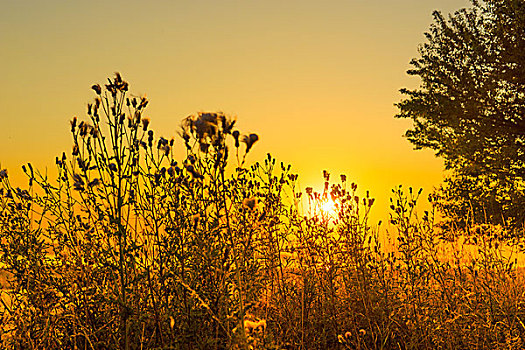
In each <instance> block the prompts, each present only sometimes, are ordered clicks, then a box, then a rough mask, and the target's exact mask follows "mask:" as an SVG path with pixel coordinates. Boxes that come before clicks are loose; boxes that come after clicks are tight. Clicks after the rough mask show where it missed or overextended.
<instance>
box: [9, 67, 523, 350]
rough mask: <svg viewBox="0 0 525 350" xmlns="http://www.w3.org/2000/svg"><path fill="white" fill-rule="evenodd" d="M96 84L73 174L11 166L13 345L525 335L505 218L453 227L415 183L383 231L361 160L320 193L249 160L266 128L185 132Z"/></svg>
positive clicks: (197, 127) (200, 122)
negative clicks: (21, 176) (158, 125)
mask: <svg viewBox="0 0 525 350" xmlns="http://www.w3.org/2000/svg"><path fill="white" fill-rule="evenodd" d="M93 90H94V93H95V100H94V102H93V103H91V104H89V105H88V108H87V116H86V117H85V118H81V119H77V118H74V119H73V120H72V121H71V134H72V138H73V147H72V150H71V151H68V152H65V153H64V154H63V155H61V156H59V157H57V158H56V161H55V162H56V167H57V171H58V176H57V177H56V178H52V179H51V178H48V177H47V176H46V175H45V174H42V173H41V172H39V171H38V170H37V169H34V168H33V167H32V166H31V165H30V164H26V165H24V171H25V172H26V174H27V176H28V179H29V186H28V188H26V189H21V188H18V187H15V186H13V185H12V184H11V182H10V179H9V174H8V171H7V170H6V169H0V181H1V182H0V263H1V266H2V273H3V276H4V282H3V288H2V290H1V307H0V322H1V329H0V332H1V347H2V348H4V349H520V348H523V347H525V325H524V323H523V321H524V319H525V309H524V308H525V284H524V280H523V274H522V271H521V270H520V269H519V267H518V266H517V264H516V260H515V259H516V252H517V251H519V250H520V248H519V244H520V241H519V240H518V239H517V238H514V241H508V240H507V241H504V240H503V239H502V235H501V229H500V228H499V227H497V226H491V225H472V227H471V228H470V229H469V230H466V231H457V234H456V235H454V234H451V233H450V230H449V231H447V232H448V233H447V235H446V236H443V231H442V230H441V229H440V228H439V226H438V225H437V224H436V220H435V212H434V209H431V210H429V211H428V212H423V213H419V215H418V210H417V202H418V200H420V195H421V191H413V190H412V189H411V188H408V189H403V188H402V187H398V188H395V189H394V190H393V191H392V200H391V201H392V202H391V220H390V222H389V223H387V224H386V225H384V226H386V227H383V228H381V229H380V226H377V225H373V224H372V223H370V222H369V220H368V215H369V212H370V210H371V208H372V207H373V203H374V200H373V198H371V197H370V196H369V195H368V192H366V194H363V193H361V192H360V191H359V190H358V186H357V185H356V184H354V183H352V182H351V181H349V180H348V179H347V178H346V176H345V175H341V176H340V177H339V178H337V179H336V181H333V179H332V178H331V176H330V174H329V173H328V172H326V171H325V172H324V174H323V176H324V180H325V186H324V188H323V189H321V190H320V191H314V190H313V189H312V188H306V189H304V191H303V190H302V189H300V188H298V185H297V178H298V175H297V174H294V173H293V172H292V170H291V166H289V165H286V164H283V163H280V162H278V161H276V159H275V158H273V157H271V156H270V155H268V156H267V158H265V159H264V160H262V161H260V162H254V163H251V162H249V160H247V154H249V152H250V150H251V149H252V147H256V146H255V145H256V142H257V140H258V136H257V135H256V134H249V135H241V133H240V132H239V131H238V130H237V129H236V128H235V121H234V120H232V119H230V118H229V117H228V116H226V115H224V114H221V113H199V114H197V115H194V116H189V117H187V118H185V119H183V121H182V127H181V129H180V135H179V136H180V137H178V138H177V139H176V140H175V139H169V138H164V137H162V136H158V135H157V134H156V133H154V131H153V130H151V129H150V125H149V124H150V121H149V119H148V118H146V116H145V110H146V108H147V105H148V100H147V99H146V98H137V97H133V96H132V95H130V94H129V93H128V84H127V82H125V81H124V80H123V79H122V78H121V77H120V75H118V74H116V75H115V77H114V78H112V79H110V80H109V83H108V84H106V85H105V86H100V85H94V86H93ZM176 154H184V155H183V156H179V157H178V158H180V159H177V156H176ZM228 164H230V165H229V166H228ZM429 200H430V202H431V204H432V203H434V202H435V198H433V197H432V196H430V198H429ZM327 202H333V203H335V211H333V212H332V211H328V210H326V209H325V208H326V206H325V204H326V203H327Z"/></svg>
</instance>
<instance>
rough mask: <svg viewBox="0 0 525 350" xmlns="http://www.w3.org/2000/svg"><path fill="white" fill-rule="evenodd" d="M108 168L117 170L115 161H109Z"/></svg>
mask: <svg viewBox="0 0 525 350" xmlns="http://www.w3.org/2000/svg"><path fill="white" fill-rule="evenodd" d="M109 170H111V171H117V166H116V165H115V163H110V164H109Z"/></svg>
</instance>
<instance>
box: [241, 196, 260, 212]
mask: <svg viewBox="0 0 525 350" xmlns="http://www.w3.org/2000/svg"><path fill="white" fill-rule="evenodd" d="M242 205H243V206H244V207H245V208H247V209H250V210H253V209H254V208H255V207H256V206H257V198H254V197H252V198H244V200H243V201H242Z"/></svg>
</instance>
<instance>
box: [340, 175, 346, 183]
mask: <svg viewBox="0 0 525 350" xmlns="http://www.w3.org/2000/svg"><path fill="white" fill-rule="evenodd" d="M341 182H346V175H345V174H341Z"/></svg>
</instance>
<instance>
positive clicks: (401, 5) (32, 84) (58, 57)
mask: <svg viewBox="0 0 525 350" xmlns="http://www.w3.org/2000/svg"><path fill="white" fill-rule="evenodd" d="M0 4H1V5H2V11H1V12H0V48H1V53H0V78H1V84H0V164H1V166H2V168H5V167H7V168H8V169H9V172H10V174H11V176H12V177H14V178H15V181H16V180H17V179H19V180H20V179H22V177H21V170H20V166H21V165H22V164H23V163H26V162H32V163H33V164H35V165H36V166H37V167H38V168H40V169H45V167H46V166H49V167H52V166H53V165H54V157H55V156H56V155H58V154H61V152H62V151H63V150H67V151H69V150H70V149H71V146H70V145H71V139H70V134H69V120H70V119H71V118H72V117H73V116H75V115H77V116H84V115H85V111H86V109H85V105H86V103H88V102H90V101H91V99H92V98H93V96H94V95H93V93H92V91H91V90H90V86H91V84H92V83H104V82H105V79H106V77H109V76H112V75H113V72H115V71H118V72H120V73H122V75H123V78H124V79H125V80H127V81H128V82H129V83H130V84H131V88H130V89H131V92H132V93H134V94H137V95H142V94H147V96H148V98H149V99H150V104H149V106H148V109H147V111H148V113H147V115H148V116H149V117H150V118H151V121H152V123H151V125H152V128H153V129H154V130H155V131H156V132H157V134H159V135H163V136H166V137H171V136H173V135H175V134H176V132H177V130H178V127H179V125H180V121H181V119H182V118H184V117H186V116H187V115H189V114H194V113H196V112H198V111H222V112H224V113H226V114H228V115H231V116H236V117H237V121H238V122H237V123H238V124H237V125H238V127H239V129H240V130H241V131H243V132H256V133H258V134H259V136H260V142H258V143H257V144H256V146H255V148H254V152H253V154H251V157H250V160H252V161H255V160H262V159H263V158H264V156H265V154H266V153H267V152H270V153H272V155H274V156H275V157H276V158H277V159H278V160H282V161H284V162H285V163H291V164H292V166H293V169H295V171H296V172H297V173H299V175H300V177H299V179H300V185H301V187H303V188H305V187H306V186H312V185H313V186H314V187H317V188H318V189H320V185H321V183H322V170H323V169H326V170H328V171H330V172H331V173H332V175H333V176H334V177H338V175H339V174H341V173H345V174H347V175H348V178H349V180H350V181H355V182H357V183H358V184H359V187H360V189H361V190H363V191H364V190H366V189H369V190H370V192H371V195H372V196H373V197H376V199H377V201H376V204H375V209H374V216H373V218H374V219H379V218H384V217H386V213H387V208H388V198H389V196H390V189H391V188H393V187H394V186H396V185H399V184H403V185H405V186H413V187H415V188H419V187H423V188H424V189H425V193H428V192H429V191H430V190H431V189H432V187H433V186H435V185H438V184H439V183H440V181H441V179H442V161H441V160H440V159H437V158H435V157H434V155H433V153H432V152H431V151H428V150H425V151H413V149H412V146H411V145H410V144H409V143H408V141H407V140H406V139H404V138H403V137H402V135H403V133H404V131H405V130H406V129H407V128H408V127H409V126H410V125H411V123H410V122H409V121H405V120H397V119H394V118H393V116H394V115H395V114H396V111H397V109H396V108H395V107H394V103H395V102H397V101H399V100H400V94H399V93H398V91H399V89H400V88H401V87H410V88H414V87H417V86H418V84H419V81H418V79H417V78H414V77H408V76H407V75H406V70H407V69H408V68H409V64H408V63H409V61H410V59H411V58H413V57H416V56H417V47H418V45H419V44H420V43H423V42H424V35H423V33H424V32H425V31H426V30H427V29H428V28H429V25H430V23H431V22H432V16H431V13H432V11H433V10H441V11H442V12H444V13H450V12H453V11H455V10H457V9H459V8H462V7H465V6H469V1H468V0H346V1H329V0H328V1H320V0H319V1H311V0H301V1H286V0H279V1H277V0H264V1H248V0H244V1H218V0H217V1H210V0H208V1H201V0H194V1H107V0H106V1H65V0H64V1H57V0H46V1H24V0H17V1H14V0H13V1H6V0H0ZM179 146H181V147H182V145H181V143H179ZM20 181H21V180H20ZM23 183H24V184H25V181H24V182H23Z"/></svg>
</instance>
